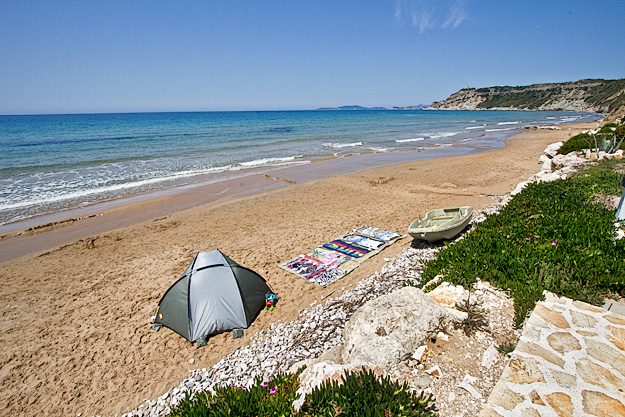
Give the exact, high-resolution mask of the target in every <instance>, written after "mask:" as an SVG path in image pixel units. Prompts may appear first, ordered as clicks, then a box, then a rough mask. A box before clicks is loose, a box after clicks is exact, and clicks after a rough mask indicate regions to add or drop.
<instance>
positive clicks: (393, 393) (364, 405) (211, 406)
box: [170, 370, 436, 417]
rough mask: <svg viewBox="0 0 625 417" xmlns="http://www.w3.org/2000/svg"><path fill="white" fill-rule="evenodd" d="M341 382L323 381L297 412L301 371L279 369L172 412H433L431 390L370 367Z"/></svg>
mask: <svg viewBox="0 0 625 417" xmlns="http://www.w3.org/2000/svg"><path fill="white" fill-rule="evenodd" d="M341 381H342V384H339V383H338V382H337V381H333V382H324V383H323V384H321V386H319V387H317V388H315V389H314V390H313V392H312V393H311V394H309V395H308V396H307V397H306V401H305V402H304V404H303V406H302V409H301V410H300V413H299V414H296V413H295V411H294V410H293V406H292V404H293V401H295V400H296V399H297V397H298V395H297V394H296V391H297V389H298V388H299V379H298V375H286V374H279V375H278V376H276V377H275V378H273V379H272V380H271V381H269V382H268V383H264V384H263V383H261V380H260V379H257V380H256V383H255V385H254V386H253V387H252V388H250V389H245V388H236V387H223V388H219V389H217V390H216V391H215V394H214V395H213V394H211V393H210V392H202V393H199V394H195V395H194V396H193V398H191V397H190V396H189V395H188V394H187V396H186V397H185V399H184V400H182V401H181V402H180V403H179V404H178V405H177V406H176V407H173V408H172V411H171V414H170V415H171V416H176V417H209V416H210V417H212V416H215V417H217V416H219V417H221V416H224V417H225V416H242V417H252V416H256V417H261V416H263V417H264V416H282V417H286V416H296V415H301V416H307V417H317V416H335V415H338V414H340V415H341V416H344V417H348V416H364V417H367V416H372V417H373V416H376V417H377V416H379V417H387V416H417V417H419V416H423V417H430V416H431V417H434V416H435V415H436V414H435V404H434V399H433V397H432V395H429V394H427V395H426V394H424V393H421V394H418V395H417V394H415V393H412V392H409V391H408V385H407V384H405V383H404V384H400V383H398V382H394V381H391V380H390V379H389V378H386V377H385V378H376V376H375V374H374V373H373V372H371V371H366V370H362V371H360V372H356V373H351V372H350V373H348V374H347V375H344V376H343V377H342V379H341Z"/></svg>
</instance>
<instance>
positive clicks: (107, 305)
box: [0, 122, 599, 415]
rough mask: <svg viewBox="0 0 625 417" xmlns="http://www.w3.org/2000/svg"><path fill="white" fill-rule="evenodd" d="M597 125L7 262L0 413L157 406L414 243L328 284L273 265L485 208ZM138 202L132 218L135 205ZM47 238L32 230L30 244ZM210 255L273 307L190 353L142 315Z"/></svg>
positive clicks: (531, 136) (201, 212) (343, 178)
mask: <svg viewBox="0 0 625 417" xmlns="http://www.w3.org/2000/svg"><path fill="white" fill-rule="evenodd" d="M598 124H599V122H592V123H584V124H576V125H566V126H565V127H562V130H531V131H528V132H524V133H522V134H520V135H516V136H514V137H513V138H511V139H509V140H508V141H507V142H506V146H505V147H502V148H499V149H495V150H491V151H488V152H484V153H479V154H472V155H463V156H449V157H443V158H436V159H428V160H419V161H412V162H405V163H401V164H395V165H388V166H384V167H377V168H371V169H367V170H364V171H359V172H356V173H351V174H344V175H336V176H328V177H325V178H323V179H319V180H314V181H309V182H298V184H293V185H286V184H284V183H283V182H281V181H275V180H270V179H266V178H264V177H261V178H260V180H262V181H264V182H268V183H271V184H272V185H274V186H276V185H277V187H276V188H272V189H271V190H269V191H265V192H261V193H257V194H251V195H243V196H236V197H228V198H225V199H219V200H217V201H214V202H212V203H209V204H205V205H202V206H195V207H191V208H189V209H187V210H184V211H180V212H177V213H174V214H171V215H166V216H158V217H156V218H155V219H154V220H150V221H143V222H137V223H134V224H132V225H129V226H126V227H123V228H113V229H111V231H108V232H104V233H100V234H97V235H90V236H93V237H92V239H91V240H88V241H87V242H85V241H84V240H82V241H81V240H76V241H73V243H69V244H66V245H65V246H61V247H58V246H57V247H55V249H52V250H49V251H47V252H44V253H41V254H34V253H33V254H31V255H25V256H22V257H20V258H17V259H13V260H11V261H6V262H4V263H3V268H2V270H1V271H0V278H1V279H3V281H4V282H5V289H4V291H3V292H2V294H0V301H1V303H0V305H2V306H4V307H3V314H2V322H1V323H2V329H3V330H4V331H3V332H2V333H1V334H0V343H2V345H3V346H5V347H6V348H5V349H4V350H3V352H0V367H1V368H2V370H3V372H2V373H1V374H0V375H2V377H1V380H2V384H3V387H4V388H3V390H2V392H0V400H3V402H4V403H5V404H6V407H5V408H4V409H3V411H2V412H0V415H14V414H20V413H23V412H27V413H28V414H39V415H69V414H74V415H76V413H82V415H96V414H102V415H113V414H115V413H122V412H126V411H130V410H132V409H134V408H136V407H137V405H138V404H141V403H142V402H143V401H144V399H146V398H157V397H159V396H160V395H162V394H163V393H164V392H166V391H167V390H168V389H169V388H171V387H172V386H176V385H178V384H179V382H180V381H181V380H183V379H184V378H186V377H187V376H188V375H189V372H190V370H193V369H198V368H200V369H201V368H207V367H210V366H212V365H213V364H214V363H216V362H217V361H219V360H220V359H221V358H222V357H223V356H225V355H227V354H228V353H230V352H232V351H233V350H234V349H236V348H237V347H239V346H245V345H247V344H249V343H250V339H251V337H252V336H253V335H254V334H256V333H257V332H259V331H265V330H267V329H269V328H270V327H271V325H272V323H275V322H278V321H291V320H294V319H297V317H298V314H299V312H300V310H301V309H302V308H306V307H308V306H309V305H310V304H311V303H312V302H313V301H317V302H318V301H319V300H321V299H324V298H326V297H328V296H329V295H331V294H333V293H335V292H336V293H339V292H341V291H342V289H343V288H351V287H353V286H355V285H356V284H357V283H358V282H360V281H361V280H363V279H364V278H365V277H367V276H369V275H370V274H372V273H374V272H375V271H378V270H380V268H381V267H382V266H383V265H384V264H385V259H386V258H392V257H394V256H395V255H397V254H398V253H400V252H401V251H402V250H404V249H405V248H407V247H410V245H411V242H412V241H411V239H409V238H405V239H402V240H400V241H398V242H397V243H395V244H394V245H392V246H390V247H388V248H387V249H385V250H384V251H383V252H382V253H381V254H379V255H378V256H374V257H372V258H371V259H369V260H367V261H366V262H365V263H363V264H362V265H361V266H360V267H359V268H357V269H356V270H355V271H353V272H352V273H351V274H349V275H348V276H346V277H344V278H343V279H341V280H340V281H338V282H336V283H333V284H331V285H330V286H328V287H327V288H322V287H320V286H316V285H314V284H310V283H308V282H306V281H304V280H303V279H301V278H298V277H296V276H294V275H292V274H289V273H288V272H286V271H283V270H281V269H280V268H278V267H277V266H276V265H277V264H278V263H281V262H285V261H287V260H289V259H291V258H293V257H295V256H297V255H298V254H299V253H304V252H306V251H308V250H310V249H312V248H313V247H315V246H316V245H318V244H321V243H323V242H325V241H328V240H329V239H332V238H334V237H336V236H338V235H339V234H341V233H344V232H345V231H347V230H349V229H351V228H354V227H358V226H361V225H365V224H367V225H371V226H377V227H381V228H385V229H390V230H394V231H397V232H400V233H404V232H405V229H406V228H407V226H408V224H409V223H410V221H412V220H414V218H416V217H419V216H422V215H423V214H425V212H426V211H428V210H430V209H432V208H435V207H446V206H447V207H454V206H459V205H471V206H472V207H473V208H474V209H477V210H479V209H481V208H484V207H487V206H490V205H491V204H492V202H493V197H491V196H500V195H504V194H507V193H509V192H510V191H512V190H513V189H514V187H515V186H516V184H518V183H519V182H521V181H524V180H526V179H527V177H529V176H530V175H532V174H534V173H535V172H537V171H538V170H539V167H540V162H539V161H538V157H539V155H541V154H542V151H543V150H544V148H545V147H546V146H547V145H549V144H551V143H553V142H557V141H564V140H566V139H568V137H569V136H571V135H572V134H574V133H577V131H579V130H583V129H588V128H590V127H594V126H596V125H598ZM313 165H314V164H310V165H309V166H311V167H312V166H313ZM271 175H272V176H275V177H278V178H284V179H289V180H292V178H289V177H288V176H285V175H282V174H277V173H276V172H275V171H273V172H272V173H271ZM165 203H166V202H161V203H159V204H165ZM136 204H137V205H136V206H133V207H131V209H132V210H134V211H135V212H137V213H139V214H141V213H143V212H144V211H145V210H146V209H145V207H142V203H136ZM156 208H157V207H156ZM101 217H107V216H101ZM95 218H97V217H94V218H89V219H85V220H82V221H80V222H77V223H81V222H82V223H83V225H86V224H87V222H88V221H89V220H91V219H95ZM83 225H79V226H83ZM112 226H114V225H112ZM63 229H66V230H67V228H63ZM63 229H56V230H61V232H65V230H63ZM52 232H55V230H53V231H51V232H48V233H44V234H40V235H35V236H33V240H32V242H35V241H37V240H45V239H46V235H48V236H49V233H52ZM57 233H60V232H57ZM11 240H12V239H4V240H3V241H2V242H1V243H3V244H5V243H7V242H10V241H11ZM209 249H220V250H222V251H223V252H224V253H225V254H226V255H227V256H229V257H230V258H232V259H233V260H235V261H236V262H238V263H239V264H241V265H243V266H246V267H248V268H250V269H253V270H255V271H257V272H259V273H260V274H261V275H263V276H264V277H265V279H266V280H267V281H268V283H269V285H270V286H271V287H272V288H273V290H274V291H275V292H276V293H277V294H278V295H280V296H281V300H280V303H279V305H278V306H277V308H276V309H275V310H274V311H271V312H270V311H263V312H261V314H260V315H259V317H258V318H257V320H256V321H255V322H254V325H253V326H252V327H250V329H248V330H246V332H245V336H244V337H243V338H241V339H232V338H231V337H230V335H229V334H221V335H216V336H214V337H211V338H210V339H209V344H208V346H206V347H203V348H201V349H196V348H195V347H194V346H192V345H190V344H189V343H188V342H187V341H186V340H184V339H183V338H181V337H179V336H178V335H176V334H174V333H173V332H171V331H168V329H163V330H161V331H160V332H158V333H157V332H153V331H151V330H150V326H149V321H150V317H151V316H152V315H154V312H155V310H156V307H157V304H158V301H159V300H160V298H161V296H162V295H163V293H164V291H165V290H166V289H167V288H168V287H169V286H170V285H171V284H172V283H173V282H174V281H175V280H176V279H177V278H178V277H179V276H180V274H181V273H182V271H184V269H185V268H186V267H187V266H188V263H189V262H190V260H191V259H193V257H194V256H195V254H196V253H197V252H198V251H202V250H209ZM36 253H39V252H36ZM33 335H35V337H33ZM191 359H193V361H191Z"/></svg>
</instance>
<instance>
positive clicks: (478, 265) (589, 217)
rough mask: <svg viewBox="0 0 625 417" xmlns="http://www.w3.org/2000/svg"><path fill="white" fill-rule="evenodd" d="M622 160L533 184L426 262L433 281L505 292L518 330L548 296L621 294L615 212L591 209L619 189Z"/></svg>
mask: <svg viewBox="0 0 625 417" xmlns="http://www.w3.org/2000/svg"><path fill="white" fill-rule="evenodd" d="M624 169H625V162H624V161H617V160H610V161H602V162H601V163H599V164H597V165H596V166H593V167H591V168H589V169H587V170H584V171H582V172H581V173H579V174H578V175H577V176H575V177H573V178H570V179H566V180H558V181H554V182H551V183H540V184H530V185H528V187H527V188H526V189H524V190H523V191H522V192H521V193H520V194H518V195H516V196H515V197H514V198H513V199H512V200H511V201H510V203H509V204H508V205H507V206H506V207H504V208H503V209H502V210H501V212H500V213H499V214H497V215H492V216H488V217H487V219H486V220H485V221H484V222H482V223H480V224H478V225H477V227H476V229H475V230H474V231H473V232H472V233H470V234H468V235H467V236H466V237H465V239H463V240H460V241H458V242H456V243H454V244H450V245H448V247H447V250H444V251H441V252H440V253H439V256H438V258H437V259H436V260H433V261H430V262H428V263H427V267H426V270H425V272H424V274H423V279H424V281H428V280H430V279H433V278H434V277H435V276H436V275H439V274H442V275H445V276H446V280H447V281H450V282H452V283H454V284H460V285H463V286H465V287H466V288H469V287H471V285H473V284H474V283H475V282H476V278H480V279H482V280H485V281H489V282H491V283H492V284H493V285H494V286H497V287H499V288H504V289H508V290H509V291H510V294H511V296H512V297H513V298H514V301H515V324H516V325H517V326H520V325H521V324H522V323H523V321H524V320H525V317H526V316H527V314H528V313H529V312H530V311H531V310H532V309H533V308H534V305H535V303H536V301H538V300H540V299H541V298H542V292H543V291H544V290H548V291H551V292H553V293H556V294H558V295H561V296H566V297H569V298H573V299H576V300H581V301H585V302H589V303H592V304H598V303H600V302H601V301H602V299H603V298H604V297H605V296H606V295H609V294H610V293H618V294H620V295H623V294H624V290H625V260H624V256H623V254H625V242H624V241H623V240H621V241H616V242H614V241H612V237H614V234H615V230H614V225H613V223H614V212H613V211H609V210H607V209H606V208H605V207H604V206H602V205H600V204H595V203H593V200H594V197H595V195H597V194H616V195H619V194H620V193H621V191H622V189H621V187H620V181H621V178H622V176H623V170H624Z"/></svg>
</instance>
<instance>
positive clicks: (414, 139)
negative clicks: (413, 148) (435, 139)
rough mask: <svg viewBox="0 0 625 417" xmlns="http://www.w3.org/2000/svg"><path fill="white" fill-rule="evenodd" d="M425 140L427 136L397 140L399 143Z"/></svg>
mask: <svg viewBox="0 0 625 417" xmlns="http://www.w3.org/2000/svg"><path fill="white" fill-rule="evenodd" d="M422 140H425V138H412V139H397V140H395V142H397V143H408V142H421V141H422Z"/></svg>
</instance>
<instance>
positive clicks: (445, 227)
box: [408, 206, 473, 242]
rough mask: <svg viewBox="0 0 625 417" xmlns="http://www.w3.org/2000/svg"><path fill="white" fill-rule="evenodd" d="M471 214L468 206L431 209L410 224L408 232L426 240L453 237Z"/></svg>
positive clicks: (460, 230)
mask: <svg viewBox="0 0 625 417" xmlns="http://www.w3.org/2000/svg"><path fill="white" fill-rule="evenodd" d="M472 215H473V210H472V209H471V207H469V206H462V207H455V208H448V209H436V210H431V211H429V212H428V213H427V214H426V215H425V217H424V218H423V219H417V220H415V221H413V222H412V223H411V224H410V226H409V227H408V234H410V236H412V237H413V238H415V239H419V240H426V241H428V242H436V241H438V240H444V239H453V238H454V237H456V236H457V235H458V234H459V233H460V232H462V230H464V228H465V227H467V225H468V224H469V222H470V221H471V216H472Z"/></svg>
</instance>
